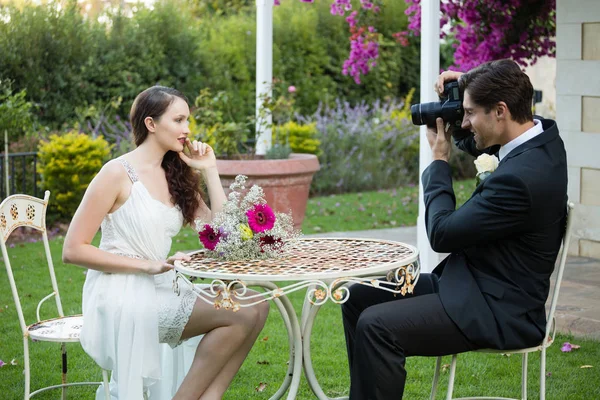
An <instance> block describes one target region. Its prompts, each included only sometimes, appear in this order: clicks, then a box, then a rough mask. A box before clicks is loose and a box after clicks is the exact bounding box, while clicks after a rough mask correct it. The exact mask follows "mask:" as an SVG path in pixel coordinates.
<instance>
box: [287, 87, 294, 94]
mask: <svg viewBox="0 0 600 400" xmlns="http://www.w3.org/2000/svg"><path fill="white" fill-rule="evenodd" d="M288 92H290V93H296V86H290V87H288Z"/></svg>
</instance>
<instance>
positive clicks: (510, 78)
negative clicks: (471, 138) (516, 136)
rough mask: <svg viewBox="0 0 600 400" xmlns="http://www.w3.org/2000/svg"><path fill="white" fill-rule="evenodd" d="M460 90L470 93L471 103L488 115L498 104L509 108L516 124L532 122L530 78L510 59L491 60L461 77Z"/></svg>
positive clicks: (531, 87)
mask: <svg viewBox="0 0 600 400" xmlns="http://www.w3.org/2000/svg"><path fill="white" fill-rule="evenodd" d="M459 85H460V88H461V90H463V91H464V90H467V89H468V90H469V96H470V97H471V99H472V100H473V102H474V103H475V104H476V105H478V106H481V107H483V108H484V109H485V112H486V113H488V112H490V110H491V109H492V108H493V107H494V106H495V105H496V104H498V103H499V102H501V101H503V102H505V103H506V105H507V106H508V109H509V110H510V114H511V115H512V119H513V120H514V121H516V122H519V123H522V124H523V123H525V122H528V121H532V120H533V114H532V111H531V105H532V101H533V86H532V85H531V81H530V80H529V77H528V76H527V75H526V74H525V73H524V72H523V71H521V68H520V67H519V66H518V65H517V63H515V62H514V61H512V60H497V61H490V62H487V63H485V64H482V65H480V66H479V67H477V68H474V69H472V70H470V71H469V72H467V73H465V74H463V75H461V77H460V79H459Z"/></svg>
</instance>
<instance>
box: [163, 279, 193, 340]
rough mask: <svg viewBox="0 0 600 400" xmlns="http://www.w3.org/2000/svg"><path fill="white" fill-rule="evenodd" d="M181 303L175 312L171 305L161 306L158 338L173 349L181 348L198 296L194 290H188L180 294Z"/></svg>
mask: <svg viewBox="0 0 600 400" xmlns="http://www.w3.org/2000/svg"><path fill="white" fill-rule="evenodd" d="M180 296H181V301H180V303H179V307H178V308H177V310H175V312H173V311H174V310H173V309H172V308H171V307H169V305H164V304H161V305H160V308H159V311H158V338H159V341H160V342H161V343H167V344H168V345H169V346H171V347H177V346H179V345H180V344H181V343H182V342H183V340H181V334H182V333H183V330H184V328H185V326H186V325H187V323H188V321H189V320H190V315H192V309H193V308H194V304H196V295H195V294H194V292H193V291H192V290H186V291H184V292H182V293H181V294H180Z"/></svg>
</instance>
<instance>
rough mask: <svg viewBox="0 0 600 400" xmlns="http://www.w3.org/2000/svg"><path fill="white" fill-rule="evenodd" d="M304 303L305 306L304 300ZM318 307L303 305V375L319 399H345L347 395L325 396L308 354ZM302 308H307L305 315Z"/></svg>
mask: <svg viewBox="0 0 600 400" xmlns="http://www.w3.org/2000/svg"><path fill="white" fill-rule="evenodd" d="M304 305H305V306H306V301H305V304H304ZM320 308H321V306H320V305H309V306H307V307H303V315H302V321H303V326H302V328H303V329H302V354H303V365H304V376H306V381H307V383H308V386H310V389H311V390H312V391H313V393H314V394H315V396H317V398H318V399H319V400H347V399H348V397H347V396H343V397H335V398H332V397H329V396H327V395H326V394H325V392H323V389H321V385H319V382H318V381H317V377H316V375H315V371H314V369H313V366H312V358H311V355H310V336H311V333H312V327H313V324H314V321H315V317H316V315H317V312H318V311H319V309H320ZM304 310H308V312H307V313H306V316H305V315H304Z"/></svg>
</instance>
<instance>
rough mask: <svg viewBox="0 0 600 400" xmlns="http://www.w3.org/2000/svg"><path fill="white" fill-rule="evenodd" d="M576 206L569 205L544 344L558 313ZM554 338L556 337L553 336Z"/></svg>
mask: <svg viewBox="0 0 600 400" xmlns="http://www.w3.org/2000/svg"><path fill="white" fill-rule="evenodd" d="M574 209H575V205H574V204H573V203H571V202H569V203H568V204H567V226H566V229H565V234H564V236H563V240H562V250H561V255H560V262H559V264H558V270H557V271H556V280H555V282H554V290H553V291H552V300H550V310H549V311H548V320H547V321H546V336H545V337H544V343H545V342H546V340H547V339H548V337H549V336H550V335H551V334H552V332H551V330H552V327H553V326H555V324H554V312H555V311H556V304H557V302H558V293H559V292H560V284H561V283H562V277H563V272H564V270H565V264H566V262H567V253H568V252H569V244H570V242H571V232H572V229H571V228H572V225H573V210H574ZM552 338H554V335H553V334H552Z"/></svg>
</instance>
